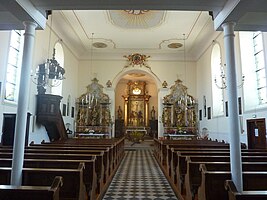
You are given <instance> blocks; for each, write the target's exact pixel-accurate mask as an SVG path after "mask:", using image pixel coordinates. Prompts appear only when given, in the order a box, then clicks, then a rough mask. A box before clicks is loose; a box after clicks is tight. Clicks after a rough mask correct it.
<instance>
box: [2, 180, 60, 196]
mask: <svg viewBox="0 0 267 200" xmlns="http://www.w3.org/2000/svg"><path fill="white" fill-rule="evenodd" d="M62 185H63V180H62V177H60V176H56V177H55V179H54V181H53V182H52V184H51V185H50V186H12V185H0V198H1V200H18V199H19V200H35V199H38V200H59V191H60V188H61V187H62Z"/></svg>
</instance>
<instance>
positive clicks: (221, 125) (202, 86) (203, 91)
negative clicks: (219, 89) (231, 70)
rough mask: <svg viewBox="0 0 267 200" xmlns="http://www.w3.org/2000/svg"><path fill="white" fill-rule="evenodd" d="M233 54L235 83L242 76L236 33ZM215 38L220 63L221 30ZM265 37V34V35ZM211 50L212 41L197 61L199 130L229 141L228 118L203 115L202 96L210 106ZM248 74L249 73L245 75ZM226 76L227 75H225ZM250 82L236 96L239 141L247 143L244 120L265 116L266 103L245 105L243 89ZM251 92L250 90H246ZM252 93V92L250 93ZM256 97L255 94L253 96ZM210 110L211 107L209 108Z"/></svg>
mask: <svg viewBox="0 0 267 200" xmlns="http://www.w3.org/2000/svg"><path fill="white" fill-rule="evenodd" d="M235 34H236V37H235V54H236V68H237V84H238V85H240V84H241V82H242V81H241V76H242V67H241V56H240V47H239V37H238V33H235ZM211 39H214V40H216V41H217V42H218V43H219V44H220V46H221V50H222V52H221V53H222V63H223V64H224V63H225V49H224V41H223V33H222V32H221V33H220V34H219V36H217V38H215V37H214V38H211ZM265 39H266V35H265ZM211 51H212V43H211V44H210V46H208V48H207V49H206V50H205V51H204V53H203V54H202V56H201V57H200V58H199V60H198V61H197V88H196V89H197V98H198V103H199V109H202V118H203V119H202V121H200V123H199V130H200V131H201V130H202V128H204V127H205V128H208V130H209V136H210V137H211V138H212V139H218V140H225V141H227V142H229V131H228V129H227V127H228V123H229V122H228V118H227V117H225V114H224V116H220V117H214V116H211V119H210V120H208V119H207V117H204V110H203V109H204V108H203V96H206V103H207V107H212V92H211V91H212V88H211V87H212V81H214V80H213V78H212V77H211ZM247 76H249V74H248V75H247ZM226 78H227V77H226ZM249 84H251V83H249V82H246V78H245V83H244V86H243V87H242V88H239V89H238V97H241V98H242V111H243V113H242V115H240V116H239V118H240V127H241V129H242V131H241V132H242V133H240V139H241V142H244V143H246V144H247V124H246V120H248V119H251V118H266V117H267V116H266V111H267V109H266V105H263V106H254V107H255V109H251V108H250V105H245V104H244V102H245V101H246V99H244V95H243V93H244V92H243V90H246V85H249ZM248 92H250V93H251V91H248ZM251 94H252V93H251ZM256 99H257V96H255V98H254V103H255V100H256ZM225 101H228V96H227V89H226V90H225V91H224V102H225ZM211 110H212V109H211Z"/></svg>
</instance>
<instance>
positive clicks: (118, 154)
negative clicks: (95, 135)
mask: <svg viewBox="0 0 267 200" xmlns="http://www.w3.org/2000/svg"><path fill="white" fill-rule="evenodd" d="M124 140H125V138H124V137H122V138H112V139H97V140H95V139H78V138H72V139H67V140H59V141H55V142H45V141H43V142H42V144H41V145H52V146H54V145H61V146H79V147H88V146H101V147H103V146H106V147H110V146H112V145H114V154H113V157H114V158H115V159H114V163H113V168H116V167H117V166H118V164H119V163H120V162H121V160H122V158H123V157H124ZM32 145H33V144H32V143H31V146H32ZM34 145H40V144H34Z"/></svg>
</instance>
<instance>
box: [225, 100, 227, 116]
mask: <svg viewBox="0 0 267 200" xmlns="http://www.w3.org/2000/svg"><path fill="white" fill-rule="evenodd" d="M225 116H226V117H228V101H226V102H225Z"/></svg>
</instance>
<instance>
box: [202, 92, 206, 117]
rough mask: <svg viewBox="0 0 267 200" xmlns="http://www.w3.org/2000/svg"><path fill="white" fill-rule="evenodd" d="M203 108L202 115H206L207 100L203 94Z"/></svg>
mask: <svg viewBox="0 0 267 200" xmlns="http://www.w3.org/2000/svg"><path fill="white" fill-rule="evenodd" d="M203 109H204V117H207V100H206V96H205V95H204V96H203Z"/></svg>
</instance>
